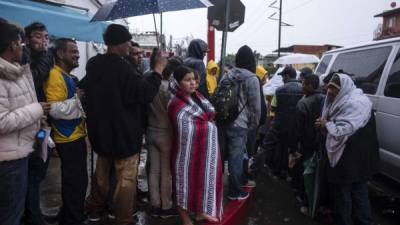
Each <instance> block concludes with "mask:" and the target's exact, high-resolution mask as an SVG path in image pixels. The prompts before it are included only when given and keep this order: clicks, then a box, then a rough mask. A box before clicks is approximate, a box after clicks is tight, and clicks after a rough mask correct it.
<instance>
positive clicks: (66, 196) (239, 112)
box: [0, 20, 379, 225]
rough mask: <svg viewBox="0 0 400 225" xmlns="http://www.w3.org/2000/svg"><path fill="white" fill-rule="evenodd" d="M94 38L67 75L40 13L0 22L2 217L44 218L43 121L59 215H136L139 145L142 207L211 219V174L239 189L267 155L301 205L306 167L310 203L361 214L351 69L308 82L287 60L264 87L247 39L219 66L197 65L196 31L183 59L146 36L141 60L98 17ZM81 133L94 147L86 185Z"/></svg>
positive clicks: (70, 62)
mask: <svg viewBox="0 0 400 225" xmlns="http://www.w3.org/2000/svg"><path fill="white" fill-rule="evenodd" d="M103 39H104V43H105V45H106V46H107V52H106V53H104V54H97V55H96V56H94V57H92V58H91V59H90V60H89V61H88V62H87V65H86V74H85V76H84V77H83V78H82V79H81V80H79V79H77V77H75V76H74V75H72V74H71V72H72V71H73V70H74V69H75V68H77V67H78V66H79V61H78V60H79V49H78V46H77V43H76V41H75V40H73V39H69V38H58V39H57V40H55V42H54V47H52V48H51V49H50V48H49V34H48V31H47V29H46V26H45V25H44V24H42V23H39V22H34V23H32V24H30V25H29V26H27V27H25V28H24V29H21V28H20V27H19V26H17V25H14V24H12V23H10V22H8V21H5V20H1V21H0V86H1V87H0V221H1V224H4V225H20V224H21V223H22V224H25V225H45V224H46V222H45V220H44V219H43V216H42V213H41V209H40V192H39V191H40V183H41V181H42V180H43V179H44V177H45V175H46V171H47V167H48V164H49V159H48V157H46V155H47V154H49V151H51V150H50V148H47V144H48V143H47V142H48V140H49V139H47V136H46V135H45V136H44V137H43V133H45V134H46V131H47V130H50V129H51V140H54V142H55V149H56V150H57V153H58V156H59V157H60V161H61V186H62V190H61V195H62V206H61V207H60V211H59V213H58V221H59V224H60V225H82V224H86V223H87V222H98V221H100V220H101V218H103V217H104V215H108V216H109V218H111V219H112V221H113V223H114V224H116V225H128V224H134V221H135V213H136V201H137V176H138V162H139V157H140V152H141V149H142V148H143V144H144V143H145V148H146V149H147V150H148V154H149V157H148V158H149V160H148V161H149V165H150V166H149V168H148V172H149V175H148V177H149V179H148V184H149V197H150V206H151V209H150V212H149V213H150V214H151V215H152V216H154V217H159V218H168V217H171V216H178V215H179V216H180V218H181V221H182V223H183V224H184V225H192V224H193V223H194V221H193V220H195V221H206V222H211V223H219V222H221V220H222V218H223V197H224V185H223V179H222V178H223V173H224V172H226V173H227V174H228V186H227V190H226V191H225V192H227V194H225V196H226V197H227V198H228V199H229V200H230V201H243V200H245V199H247V198H248V197H249V193H248V192H246V191H245V190H246V189H243V187H255V185H256V182H255V179H256V178H257V177H259V176H260V174H261V173H259V171H260V170H262V169H263V168H264V165H265V164H266V165H267V167H268V168H269V170H270V171H271V174H272V175H273V176H276V177H281V178H288V177H290V178H291V179H292V185H293V190H294V193H295V196H296V197H297V198H298V199H299V202H300V203H301V207H303V209H305V208H309V207H310V206H311V203H310V202H311V201H310V198H311V196H312V195H313V193H310V191H309V190H307V189H306V188H304V187H305V183H306V182H305V176H306V175H307V174H309V173H308V172H307V171H309V170H310V169H312V168H314V169H316V170H318V171H320V173H319V174H320V175H319V176H320V177H321V179H318V180H321V181H320V182H321V187H323V186H324V185H323V184H326V185H325V186H327V188H321V191H322V192H324V194H321V196H327V197H326V198H323V197H321V198H320V199H321V201H320V205H324V206H326V207H327V208H330V209H332V210H333V212H334V219H335V223H336V224H338V225H342V224H343V225H349V224H351V223H352V222H351V221H352V220H353V219H354V220H355V221H356V222H357V223H358V224H370V222H371V216H370V207H369V202H368V192H367V181H368V179H369V178H370V176H371V175H372V174H374V173H375V172H377V169H378V163H379V155H378V142H377V138H376V131H375V120H374V114H373V113H372V103H371V101H370V100H369V99H368V98H367V97H366V96H365V95H364V94H363V92H362V91H361V90H360V89H357V88H356V87H355V85H354V82H353V81H352V80H351V77H350V76H348V75H346V74H345V73H332V74H331V75H330V76H328V77H327V78H325V80H324V81H325V86H324V87H320V78H319V77H318V76H317V75H314V74H312V70H311V69H309V68H305V69H303V70H302V72H301V74H300V79H299V80H297V72H296V70H295V69H294V68H292V67H291V66H287V67H285V69H284V70H283V71H282V72H280V73H278V74H277V75H276V76H281V77H282V80H283V82H284V85H283V86H282V87H279V88H278V89H277V90H276V92H275V93H274V95H271V96H265V95H264V93H263V85H264V84H265V83H266V82H267V80H268V75H267V71H266V70H265V69H264V68H263V67H262V66H257V63H256V58H255V55H254V52H253V50H252V49H251V48H250V47H248V46H246V45H244V46H242V47H241V48H239V50H238V52H237V54H236V58H235V65H234V66H232V65H224V67H222V68H220V66H219V65H218V64H217V63H215V62H214V61H210V62H208V65H207V66H206V65H205V64H204V61H203V60H204V57H205V55H206V54H207V51H208V47H207V44H206V43H205V42H204V41H202V40H200V39H194V40H192V41H191V43H190V45H189V47H188V54H187V56H186V57H185V58H184V59H182V58H180V57H166V56H165V55H164V54H163V53H162V52H161V51H160V50H159V49H157V48H155V49H153V51H152V54H151V56H150V65H149V67H150V68H149V70H147V71H145V70H144V68H143V66H142V65H143V62H142V61H143V59H142V56H143V50H142V49H141V47H140V45H139V44H137V43H135V42H134V40H132V35H131V34H130V33H129V31H128V29H127V28H126V27H124V26H122V25H118V24H111V25H109V26H108V27H107V29H106V31H105V33H104V35H103ZM50 142H51V141H50ZM87 143H90V147H91V148H92V149H93V151H94V152H95V153H96V154H97V160H96V170H95V173H94V176H93V177H92V179H91V189H90V193H87V188H88V172H87V158H88V153H87V152H88V144H87ZM43 146H44V147H43ZM225 161H227V163H228V171H224V162H225ZM315 162H318V163H315ZM321 174H322V175H321ZM314 178H316V177H314ZM330 184H332V185H330ZM322 199H326V201H322ZM303 211H304V212H307V210H303ZM308 211H310V209H308ZM311 211H312V210H311Z"/></svg>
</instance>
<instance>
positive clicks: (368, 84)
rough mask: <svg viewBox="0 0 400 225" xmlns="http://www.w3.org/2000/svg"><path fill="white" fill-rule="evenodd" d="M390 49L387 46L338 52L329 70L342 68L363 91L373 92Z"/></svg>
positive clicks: (336, 70) (333, 70) (334, 70)
mask: <svg viewBox="0 0 400 225" xmlns="http://www.w3.org/2000/svg"><path fill="white" fill-rule="evenodd" d="M391 50H392V47H391V46H387V47H381V48H374V49H367V50H361V51H354V52H346V53H342V54H339V55H338V56H337V57H336V60H335V62H334V63H333V65H332V68H331V72H338V71H339V70H343V72H345V73H347V74H349V75H350V76H351V77H352V78H353V80H354V83H355V84H356V86H357V87H358V88H361V89H362V90H363V91H364V93H366V94H375V93H376V89H377V88H378V85H379V80H380V78H381V76H382V71H383V68H384V67H385V64H386V61H387V59H388V57H389V54H390V51H391Z"/></svg>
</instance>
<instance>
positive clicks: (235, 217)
mask: <svg viewBox="0 0 400 225" xmlns="http://www.w3.org/2000/svg"><path fill="white" fill-rule="evenodd" d="M145 152H146V150H144V151H143V153H142V155H141V161H140V163H139V174H138V186H139V188H140V189H141V190H142V191H147V190H148V187H147V175H146V172H145V170H144V168H145V163H146V162H145V160H146V154H145ZM225 171H227V169H226V170H225ZM88 174H89V187H88V191H87V195H88V194H89V190H90V174H91V164H90V154H88ZM227 179H228V178H227V176H226V174H225V175H224V184H227V182H228V180H227ZM225 186H226V185H225ZM248 191H250V189H248ZM224 193H225V192H224ZM225 194H227V193H225ZM250 201H251V197H250V198H249V199H247V200H246V201H242V202H239V201H233V202H232V201H231V202H230V201H228V200H227V199H226V198H224V201H223V204H224V218H223V221H222V222H221V224H224V225H240V222H244V221H245V220H246V218H247V211H248V208H249V202H250ZM60 205H61V171H60V159H59V158H58V157H56V156H52V157H51V159H50V164H49V169H48V172H47V176H46V179H45V180H44V181H43V183H42V186H41V206H42V211H43V214H44V215H47V216H51V217H55V216H56V215H57V213H58V211H59V207H60ZM149 211H150V208H149V206H148V205H146V206H139V205H138V218H139V221H138V223H137V225H161V224H162V225H176V224H180V222H179V221H180V220H179V217H173V218H169V219H157V218H152V217H151V216H149V215H148V213H147V212H149ZM101 224H104V225H106V224H109V221H103V222H102V223H101ZM202 224H203V225H206V224H205V223H202Z"/></svg>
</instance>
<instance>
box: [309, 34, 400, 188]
mask: <svg viewBox="0 0 400 225" xmlns="http://www.w3.org/2000/svg"><path fill="white" fill-rule="evenodd" d="M339 70H343V71H344V72H345V73H348V74H350V75H352V77H353V79H354V81H355V83H356V85H357V87H359V88H361V89H362V90H363V91H364V93H366V94H367V95H368V96H369V97H370V99H371V100H372V102H373V109H374V111H375V113H376V123H377V124H376V125H377V134H378V139H379V145H380V156H381V173H382V174H383V175H385V176H387V177H389V178H391V179H393V180H395V181H397V182H398V183H400V38H392V39H387V40H381V41H373V42H370V43H367V44H363V45H357V46H351V47H346V48H340V49H335V50H332V51H329V52H326V53H325V54H324V55H323V56H322V59H321V62H320V63H319V65H318V67H317V68H316V70H315V71H316V72H315V73H316V74H317V75H320V76H325V75H327V74H328V73H330V72H337V71H339Z"/></svg>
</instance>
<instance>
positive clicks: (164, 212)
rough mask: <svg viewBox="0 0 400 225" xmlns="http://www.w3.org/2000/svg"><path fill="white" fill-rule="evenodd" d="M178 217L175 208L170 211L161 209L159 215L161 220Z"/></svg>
mask: <svg viewBox="0 0 400 225" xmlns="http://www.w3.org/2000/svg"><path fill="white" fill-rule="evenodd" d="M174 216H178V211H177V210H176V209H175V208H170V209H162V210H161V213H160V217H161V218H163V219H166V218H170V217H174Z"/></svg>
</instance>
